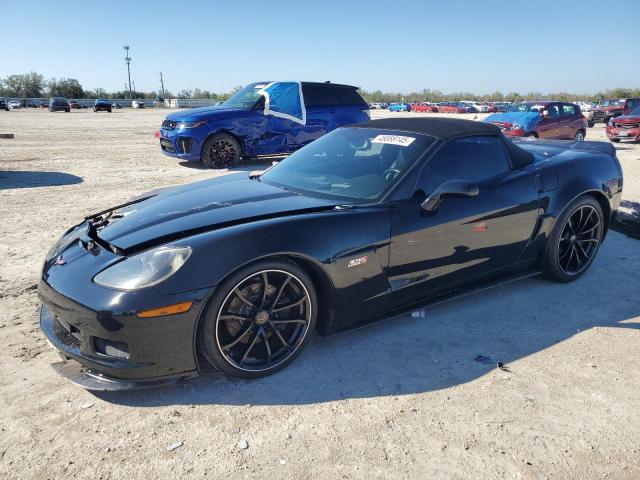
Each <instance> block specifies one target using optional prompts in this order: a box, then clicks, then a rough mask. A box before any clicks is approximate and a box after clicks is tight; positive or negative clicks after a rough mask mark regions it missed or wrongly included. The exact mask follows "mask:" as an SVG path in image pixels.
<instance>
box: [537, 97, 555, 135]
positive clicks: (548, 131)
mask: <svg viewBox="0 0 640 480" xmlns="http://www.w3.org/2000/svg"><path fill="white" fill-rule="evenodd" d="M536 131H537V133H538V137H539V138H559V135H560V108H559V107H558V104H557V103H552V104H550V105H547V106H546V107H544V109H543V110H542V120H541V121H540V124H539V125H538V127H537V128H536Z"/></svg>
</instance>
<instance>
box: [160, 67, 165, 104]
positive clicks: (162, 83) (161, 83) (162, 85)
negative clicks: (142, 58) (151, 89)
mask: <svg viewBox="0 0 640 480" xmlns="http://www.w3.org/2000/svg"><path fill="white" fill-rule="evenodd" d="M160 88H161V90H162V98H164V82H163V81H162V72H160Z"/></svg>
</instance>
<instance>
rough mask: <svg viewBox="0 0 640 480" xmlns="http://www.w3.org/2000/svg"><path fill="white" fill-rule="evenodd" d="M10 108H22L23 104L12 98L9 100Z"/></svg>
mask: <svg viewBox="0 0 640 480" xmlns="http://www.w3.org/2000/svg"><path fill="white" fill-rule="evenodd" d="M9 108H13V109H18V108H22V104H21V103H20V102H16V101H15V100H11V101H10V102H9Z"/></svg>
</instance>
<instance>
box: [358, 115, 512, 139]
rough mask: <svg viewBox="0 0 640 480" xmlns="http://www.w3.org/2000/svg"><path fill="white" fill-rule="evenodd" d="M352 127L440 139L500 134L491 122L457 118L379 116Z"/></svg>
mask: <svg viewBox="0 0 640 480" xmlns="http://www.w3.org/2000/svg"><path fill="white" fill-rule="evenodd" d="M354 127H363V128H384V129H388V130H402V131H404V132H415V133H423V134H425V135H430V136H432V137H437V138H442V139H448V138H453V137H466V136H468V135H500V129H499V128H498V127H497V126H495V125H494V124H492V123H484V122H476V121H474V120H461V119H458V118H406V117H400V118H380V119H378V120H369V121H368V122H364V123H358V124H357V125H354Z"/></svg>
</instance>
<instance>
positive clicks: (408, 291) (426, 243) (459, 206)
mask: <svg viewBox="0 0 640 480" xmlns="http://www.w3.org/2000/svg"><path fill="white" fill-rule="evenodd" d="M456 179H461V180H467V181H470V182H474V183H476V184H477V186H478V192H479V193H478V194H477V196H451V197H446V198H442V200H441V202H440V203H439V204H438V206H437V208H436V209H435V210H433V211H425V210H424V209H423V208H422V207H421V203H422V201H423V200H425V198H426V197H428V196H429V195H431V194H433V193H434V192H436V191H437V189H438V188H439V187H440V186H442V185H443V184H445V182H448V181H451V180H456ZM411 190H414V194H413V196H412V198H408V199H396V200H394V201H392V202H391V208H390V216H391V247H390V257H389V283H390V287H391V290H392V301H393V303H394V304H396V305H399V304H402V303H404V302H408V301H409V302H410V301H414V300H417V299H421V298H424V297H425V296H429V295H432V294H435V293H437V292H438V291H442V290H446V289H449V288H452V287H454V286H457V285H461V284H464V283H467V282H470V281H472V280H473V279H475V278H478V277H479V276H482V275H488V274H490V273H492V272H497V271H500V270H502V269H506V268H508V267H513V266H515V265H516V264H517V263H519V262H520V261H521V258H520V257H521V255H522V253H523V251H524V249H525V247H526V245H527V243H528V241H529V239H530V238H531V236H532V234H533V232H534V228H535V226H536V223H537V219H538V188H537V186H536V182H535V180H534V178H533V177H532V175H531V174H530V173H529V172H526V171H523V170H517V169H512V168H510V163H509V159H508V154H507V151H506V149H505V147H504V143H503V140H502V139H501V138H500V137H496V136H475V137H466V138H461V139H457V140H451V141H449V142H448V143H446V144H445V145H443V146H442V147H441V148H440V150H438V152H437V153H436V154H435V155H434V156H433V157H432V158H431V159H430V160H429V161H428V162H427V163H426V164H425V165H424V166H423V167H422V171H421V172H420V174H419V176H418V179H417V181H416V184H415V187H414V188H413V189H411V188H410V189H407V190H406V191H407V192H408V191H411Z"/></svg>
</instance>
